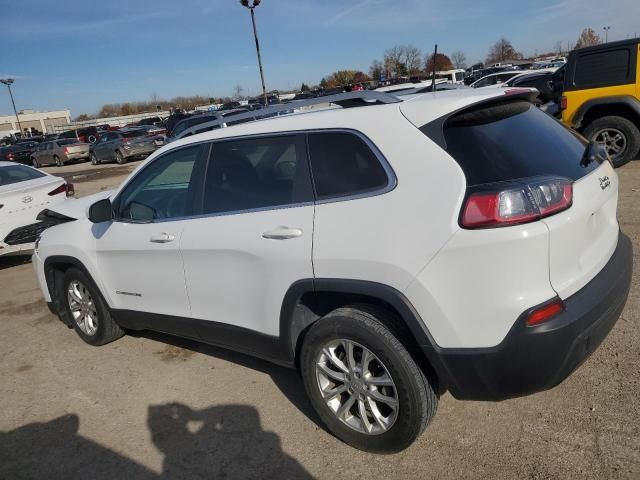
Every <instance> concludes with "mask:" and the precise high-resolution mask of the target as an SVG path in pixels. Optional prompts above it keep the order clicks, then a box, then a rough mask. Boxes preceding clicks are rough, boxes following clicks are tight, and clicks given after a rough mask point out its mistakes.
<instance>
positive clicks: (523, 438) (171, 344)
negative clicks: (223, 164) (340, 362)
mask: <svg viewBox="0 0 640 480" xmlns="http://www.w3.org/2000/svg"><path fill="white" fill-rule="evenodd" d="M135 165H136V164H131V165H126V166H124V167H121V166H114V165H102V166H100V167H92V166H91V165H89V164H79V165H73V166H67V167H63V168H60V169H57V168H50V169H48V170H49V171H51V172H53V173H54V174H61V175H63V176H65V177H67V178H69V179H70V180H71V181H73V182H74V183H75V185H76V191H77V192H78V195H86V194H89V193H92V192H95V191H100V190H104V189H108V188H112V187H114V186H116V185H117V184H118V183H119V182H120V181H122V179H123V178H124V175H126V174H127V173H128V172H129V171H131V170H132V169H133V168H134V167H135ZM618 173H619V175H620V178H621V183H622V187H621V192H620V208H619V219H620V223H621V226H622V229H623V230H624V231H625V232H626V233H627V234H628V235H630V237H631V238H632V240H633V243H634V248H635V252H636V256H635V258H636V262H635V264H634V276H633V285H632V289H631V295H630V297H629V301H628V303H627V306H626V308H625V310H624V312H623V313H622V317H621V318H620V320H619V321H618V323H617V325H616V327H615V328H614V330H613V331H612V332H611V334H610V335H609V337H608V338H607V339H606V340H605V342H604V343H603V344H602V345H601V347H600V348H599V349H598V350H597V351H596V353H595V354H594V355H593V356H592V357H591V358H590V359H589V360H588V361H587V362H586V363H585V364H584V365H583V366H582V367H581V368H580V369H579V370H578V371H577V372H575V373H574V374H573V375H572V376H571V377H570V378H569V379H567V380H566V381H565V382H564V383H563V384H561V385H560V386H558V387H556V388H555V389H553V390H551V391H548V392H544V393H539V394H536V395H533V396H530V397H526V398H520V399H515V400H509V401H505V402H501V403H482V402H461V401H457V400H455V399H453V398H452V397H451V396H450V395H449V394H445V395H444V396H443V397H442V398H441V401H440V408H439V411H438V414H437V415H436V418H435V420H434V422H433V423H432V425H431V426H430V427H429V428H428V430H427V431H426V432H425V434H424V435H423V436H422V437H421V438H420V439H419V440H418V441H417V442H416V443H415V444H414V445H413V446H412V447H411V448H409V449H408V450H406V451H404V452H402V453H400V454H396V455H391V456H375V455H370V454H366V453H362V452H359V451H356V450H354V449H352V448H350V447H348V446H345V445H344V444H342V443H341V442H339V441H338V440H337V439H335V438H334V437H332V436H331V435H330V434H328V433H327V432H326V431H324V430H323V428H322V427H321V426H319V423H318V419H317V417H316V416H315V415H314V413H313V412H312V410H311V408H310V405H309V403H308V402H307V400H306V397H305V394H304V391H303V388H302V384H301V382H300V380H299V378H298V376H297V374H296V373H295V372H294V371H290V370H287V369H284V368H281V367H277V366H274V365H271V364H269V363H266V362H263V361H260V360H256V359H252V358H249V357H246V356H243V355H240V354H235V353H231V352H227V351H224V350H221V349H217V348H213V347H208V346H204V345H201V344H197V343H192V342H186V341H183V340H179V339H176V338H173V337H169V336H164V335H157V334H151V333H143V334H136V335H131V336H125V337H124V338H122V339H120V340H118V341H117V342H114V343H111V344H109V345H106V346H104V347H99V348H94V347H90V346H88V345H85V344H84V343H83V342H82V341H81V340H80V338H79V337H78V336H77V335H76V334H75V333H74V332H73V331H72V330H68V329H67V328H65V327H64V326H63V324H62V323H60V322H59V321H58V320H57V319H56V318H55V317H54V316H53V315H51V314H50V313H49V312H48V310H47V308H46V305H45V303H44V302H43V301H42V299H41V296H40V292H39V291H38V288H37V285H36V280H35V277H34V274H33V272H32V269H31V265H30V264H29V262H28V259H26V260H25V259H20V258H4V259H0V285H1V286H2V287H1V290H0V328H1V329H2V334H1V335H0V358H1V361H0V379H1V381H0V399H2V408H1V409H0V478H2V479H4V478H6V479H21V478H46V479H54V478H64V479H73V478H79V479H80V478H81V479H86V478H91V479H101V478H104V479H113V478H180V479H187V478H215V479H222V478H225V479H226V478H261V479H263V478H279V479H282V478H287V479H288V478H336V477H340V478H367V477H370V478H374V477H375V478H394V479H401V478H411V479H414V478H441V479H443V478H492V479H493V478H496V479H497V478H509V479H512V478H530V479H546V478H558V479H570V478H580V479H584V478H593V479H605V478H606V479H616V478H635V479H637V478H640V398H639V393H640V373H639V371H638V367H639V365H640V342H639V340H640V309H639V304H640V284H639V278H640V275H639V262H638V261H637V258H638V254H637V252H640V202H639V201H638V200H639V199H640V161H636V162H632V163H631V164H629V165H627V166H625V167H623V168H621V169H620V170H618ZM540 355H544V352H540ZM531 361H532V362H535V358H532V359H531Z"/></svg>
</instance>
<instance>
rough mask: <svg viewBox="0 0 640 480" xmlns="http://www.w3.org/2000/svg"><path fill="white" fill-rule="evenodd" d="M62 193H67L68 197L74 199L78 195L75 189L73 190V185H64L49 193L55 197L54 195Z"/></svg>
mask: <svg viewBox="0 0 640 480" xmlns="http://www.w3.org/2000/svg"><path fill="white" fill-rule="evenodd" d="M61 193H66V194H67V197H72V196H74V195H75V194H76V192H75V189H74V188H73V183H63V184H62V185H60V186H59V187H58V188H56V189H55V190H51V191H50V192H49V196H50V197H53V196H54V195H60V194H61Z"/></svg>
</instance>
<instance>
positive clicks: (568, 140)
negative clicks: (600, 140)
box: [423, 100, 599, 186]
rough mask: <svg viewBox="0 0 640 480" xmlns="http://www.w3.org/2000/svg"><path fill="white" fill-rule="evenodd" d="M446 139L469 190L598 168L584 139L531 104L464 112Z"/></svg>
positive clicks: (575, 176) (578, 174) (450, 124)
mask: <svg viewBox="0 0 640 480" xmlns="http://www.w3.org/2000/svg"><path fill="white" fill-rule="evenodd" d="M423 132H425V133H426V131H425V127H423ZM444 137H445V140H446V145H447V152H448V153H449V154H450V155H451V156H452V157H453V158H454V159H455V160H456V161H457V162H458V164H459V165H460V167H461V168H462V170H463V171H464V174H465V176H466V179H467V184H468V185H469V186H471V185H479V184H483V183H492V182H500V181H505V180H514V179H518V178H526V177H534V176H541V175H556V176H562V177H567V178H570V179H572V180H577V179H579V178H581V177H583V176H584V175H586V174H587V173H588V172H590V171H592V170H594V169H595V168H597V167H598V165H599V163H598V162H597V161H596V160H591V161H590V160H589V158H588V156H586V155H585V150H586V142H585V141H584V139H582V138H581V137H579V136H578V135H576V134H573V133H571V132H570V131H569V130H568V129H567V128H565V127H563V126H562V125H561V124H560V123H559V122H557V121H556V120H554V119H552V118H551V117H549V116H548V115H546V114H545V113H543V112H542V111H540V110H539V109H538V108H537V107H536V106H534V105H532V104H531V103H529V102H526V101H520V100H516V101H511V102H508V103H501V104H496V105H491V106H484V107H482V106H481V107H477V108H472V109H470V110H465V111H464V112H462V113H460V114H458V115H455V116H454V117H452V118H450V119H449V120H448V121H447V122H446V123H445V126H444Z"/></svg>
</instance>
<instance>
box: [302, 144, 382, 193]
mask: <svg viewBox="0 0 640 480" xmlns="http://www.w3.org/2000/svg"><path fill="white" fill-rule="evenodd" d="M309 155H310V160H311V171H312V173H313V182H314V184H315V188H316V194H317V196H318V200H323V199H328V198H335V197H340V196H346V195H349V196H350V195H359V194H363V193H367V192H371V191H375V190H379V189H382V188H384V187H386V186H387V185H388V183H389V178H388V176H387V173H386V172H385V170H384V168H383V166H382V165H381V164H380V160H378V157H377V156H376V155H375V154H374V153H373V152H372V151H371V149H370V148H369V146H368V145H367V144H366V143H365V141H364V140H363V139H362V138H360V137H359V136H357V135H355V134H353V133H349V132H319V133H311V134H309Z"/></svg>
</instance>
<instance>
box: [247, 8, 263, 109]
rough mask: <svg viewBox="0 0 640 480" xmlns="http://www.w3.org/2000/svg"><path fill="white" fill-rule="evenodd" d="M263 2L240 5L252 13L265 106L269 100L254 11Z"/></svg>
mask: <svg viewBox="0 0 640 480" xmlns="http://www.w3.org/2000/svg"><path fill="white" fill-rule="evenodd" d="M260 2H261V0H252V1H249V0H240V5H242V6H243V7H247V8H248V9H249V11H250V12H251V23H252V24H253V38H255V40H256V52H257V53H258V67H259V68H260V80H261V81H262V95H264V106H265V107H266V106H268V105H269V100H268V99H267V87H265V85H264V73H263V71H262V58H261V57H260V43H259V42H258V31H257V30H256V15H255V13H254V11H253V10H254V9H255V8H256V7H257V6H258V5H260Z"/></svg>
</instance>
